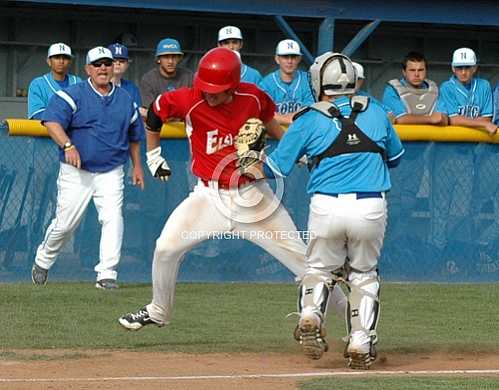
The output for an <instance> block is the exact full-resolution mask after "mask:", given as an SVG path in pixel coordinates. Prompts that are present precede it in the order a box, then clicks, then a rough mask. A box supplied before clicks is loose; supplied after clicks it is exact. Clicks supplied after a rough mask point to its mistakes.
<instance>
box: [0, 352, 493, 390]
mask: <svg viewBox="0 0 499 390" xmlns="http://www.w3.org/2000/svg"><path fill="white" fill-rule="evenodd" d="M4 356H5V353H4ZM26 359H29V360H26ZM486 369H488V370H495V369H499V356H498V355H486V354H459V355H445V354H442V353H433V354H384V353H381V354H380V358H379V360H378V362H377V363H376V364H375V365H374V366H373V367H372V370H370V372H372V371H376V372H380V371H386V372H387V373H388V372H390V373H392V372H393V371H400V372H401V373H403V372H407V371H419V370H421V371H425V370H431V371H434V370H486ZM336 371H337V372H338V373H340V372H345V371H347V373H348V371H351V370H346V369H345V362H344V360H343V359H342V357H341V355H340V354H339V353H337V352H330V353H327V354H326V355H325V356H324V357H323V359H321V360H319V361H310V360H307V359H306V358H305V357H303V356H301V355H300V354H298V353H297V354H278V353H261V354H250V353H241V354H229V353H226V354H220V353H217V354H181V353H161V352H154V353H150V352H123V351H78V353H77V354H75V351H74V350H73V351H65V350H50V351H45V350H44V351H26V350H22V351H13V352H12V359H3V360H0V389H9V390H21V389H23V390H24V389H51V390H62V389H64V390H66V389H71V390H82V389H113V390H114V389H120V390H123V389H135V388H136V387H137V386H140V388H147V389H152V390H156V389H158V390H159V389H180V390H187V389H206V390H225V389H237V390H247V389H259V390H260V389H263V390H265V389H272V390H281V389H282V390H284V389H293V388H297V384H298V382H299V381H303V380H306V379H307V377H308V378H310V377H319V376H320V375H321V374H323V375H330V373H331V372H336ZM356 372H358V371H356Z"/></svg>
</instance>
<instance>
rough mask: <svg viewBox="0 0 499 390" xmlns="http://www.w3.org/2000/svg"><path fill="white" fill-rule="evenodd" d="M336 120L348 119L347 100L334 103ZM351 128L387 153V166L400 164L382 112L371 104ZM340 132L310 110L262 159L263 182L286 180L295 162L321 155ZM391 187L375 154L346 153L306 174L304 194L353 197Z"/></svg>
mask: <svg viewBox="0 0 499 390" xmlns="http://www.w3.org/2000/svg"><path fill="white" fill-rule="evenodd" d="M334 104H335V105H336V106H337V107H338V108H339V110H340V112H341V114H342V115H343V116H345V117H348V116H349V115H350V114H351V112H352V109H351V106H350V100H349V98H348V97H346V96H342V97H340V98H338V99H336V101H335V103H334ZM355 124H356V125H357V126H358V127H359V128H360V129H361V130H362V132H363V133H364V134H365V135H367V136H368V137H369V138H370V139H371V140H373V141H374V142H375V143H376V144H377V145H378V146H380V147H381V148H383V149H384V150H385V151H386V154H387V157H388V161H395V160H397V159H400V157H401V156H402V154H403V153H404V148H403V147H402V143H401V142H400V138H399V137H398V135H397V133H396V132H395V130H394V129H393V126H392V124H391V122H390V120H389V119H388V116H387V115H386V112H385V111H384V109H383V108H382V107H381V106H380V105H379V104H377V103H376V102H370V103H369V105H368V107H367V109H366V110H365V111H363V112H360V113H359V114H358V116H357V118H356V120H355ZM340 131H341V122H340V121H339V120H338V119H337V118H334V119H331V118H328V117H327V116H325V115H324V114H322V113H319V112H317V111H314V110H310V111H308V112H306V113H305V114H303V115H301V116H300V117H298V118H297V119H296V120H295V121H294V122H293V123H292V124H291V126H290V127H289V129H288V131H287V132H286V133H285V134H284V137H283V138H282V139H281V140H280V142H279V144H278V145H277V148H276V149H275V150H274V152H273V153H271V154H270V155H269V156H268V157H267V164H268V167H267V166H265V173H266V175H267V176H268V177H272V176H273V175H274V174H277V175H279V176H287V175H289V173H290V172H291V170H292V169H293V167H294V165H295V163H296V161H297V160H298V159H299V158H300V157H301V156H302V155H304V154H306V155H307V158H308V159H309V161H310V160H311V158H313V157H314V156H317V155H319V154H320V153H322V152H324V151H325V150H326V149H327V148H328V147H329V146H330V145H331V144H332V143H333V141H334V140H335V139H336V137H337V136H338V135H339V133H340ZM390 187H391V183H390V174H389V172H388V166H387V164H386V163H385V162H384V161H383V159H382V157H381V155H380V154H379V153H373V152H362V153H346V154H341V155H338V156H334V157H327V158H324V159H323V160H322V161H321V162H320V164H319V165H318V166H317V167H316V168H315V169H313V170H312V172H311V173H310V179H309V182H308V188H307V191H308V193H312V194H313V193H318V192H322V193H326V194H345V193H352V192H374V191H387V190H389V189H390Z"/></svg>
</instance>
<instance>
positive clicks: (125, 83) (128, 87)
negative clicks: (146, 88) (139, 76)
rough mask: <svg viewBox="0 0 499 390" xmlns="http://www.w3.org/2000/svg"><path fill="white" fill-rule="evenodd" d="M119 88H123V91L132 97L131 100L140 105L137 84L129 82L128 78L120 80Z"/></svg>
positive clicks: (140, 100)
mask: <svg viewBox="0 0 499 390" xmlns="http://www.w3.org/2000/svg"><path fill="white" fill-rule="evenodd" d="M119 87H120V88H123V89H124V90H125V91H127V92H128V93H129V94H130V96H131V97H132V99H133V101H134V102H135V104H137V106H138V107H141V106H142V99H141V98H140V92H139V89H138V88H137V86H136V85H135V84H134V83H133V82H131V81H130V80H123V79H122V80H120V85H119Z"/></svg>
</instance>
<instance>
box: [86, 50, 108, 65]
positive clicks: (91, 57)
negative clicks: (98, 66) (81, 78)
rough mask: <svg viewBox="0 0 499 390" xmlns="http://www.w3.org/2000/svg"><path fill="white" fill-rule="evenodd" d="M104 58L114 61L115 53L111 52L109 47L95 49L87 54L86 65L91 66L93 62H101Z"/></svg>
mask: <svg viewBox="0 0 499 390" xmlns="http://www.w3.org/2000/svg"><path fill="white" fill-rule="evenodd" d="M103 58H107V59H110V60H112V59H113V53H111V50H109V49H108V48H107V47H102V46H97V47H94V48H93V49H90V50H89V51H88V53H87V61H86V64H87V65H89V64H91V63H92V62H95V61H98V60H101V59H103Z"/></svg>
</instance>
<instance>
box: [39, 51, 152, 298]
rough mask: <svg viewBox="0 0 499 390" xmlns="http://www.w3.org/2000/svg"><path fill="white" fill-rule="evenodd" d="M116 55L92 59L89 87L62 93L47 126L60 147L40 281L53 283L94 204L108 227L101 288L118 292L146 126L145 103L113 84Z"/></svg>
mask: <svg viewBox="0 0 499 390" xmlns="http://www.w3.org/2000/svg"><path fill="white" fill-rule="evenodd" d="M112 69H113V56H112V54H111V52H110V51H109V50H108V49H106V48H104V47H100V46H99V47H95V48H93V49H92V50H90V51H89V52H88V54H87V60H86V66H85V70H86V72H87V74H88V75H89V78H88V80H87V81H84V82H81V83H79V84H76V85H74V86H71V87H69V88H67V89H66V90H64V91H58V92H57V93H56V94H55V95H54V96H53V97H52V99H51V100H50V102H49V105H48V107H47V109H46V110H45V112H44V113H43V116H42V123H43V124H44V125H45V127H47V130H48V132H49V134H50V136H51V137H52V139H53V140H54V141H55V143H57V145H58V146H59V147H60V149H59V158H60V161H61V166H60V170H59V177H58V179H57V189H58V193H57V209H56V215H55V218H54V219H53V220H52V222H51V223H50V226H49V227H48V229H47V232H46V233H45V238H44V239H43V242H42V243H41V244H40V246H39V247H38V250H37V252H36V258H35V263H34V265H33V269H32V271H31V272H32V273H31V276H32V279H33V283H34V284H37V285H43V284H45V283H46V282H47V277H48V272H49V269H50V268H51V267H52V265H53V264H54V262H55V260H56V257H57V254H58V252H59V251H60V249H61V248H62V246H63V245H64V243H65V242H66V241H67V240H68V239H69V238H70V237H71V234H72V233H73V232H74V230H75V229H76V227H77V226H78V224H79V223H80V221H81V217H82V216H83V214H84V212H85V210H86V208H87V206H88V204H89V202H90V200H91V199H93V201H94V204H95V207H96V208H97V212H98V215H99V222H100V223H101V225H102V234H101V242H100V253H99V258H100V262H99V264H97V266H96V267H95V271H96V272H97V283H96V287H97V288H101V289H114V288H117V287H118V285H117V283H116V277H117V271H116V268H117V266H118V262H119V260H120V255H121V243H122V238H123V216H122V205H123V175H124V173H123V165H124V164H125V163H126V162H127V160H128V156H129V155H130V157H131V160H132V164H133V170H132V182H133V184H136V185H139V186H140V187H141V188H143V183H144V174H143V172H142V166H141V163H140V149H139V141H140V139H141V138H142V137H143V132H144V128H143V124H142V121H141V120H140V115H139V112H138V107H137V105H136V104H135V103H134V102H133V100H132V98H131V97H130V95H129V94H128V92H126V91H125V90H124V89H122V88H118V87H115V86H114V85H113V84H112V83H111V77H112V75H113V72H112Z"/></svg>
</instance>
